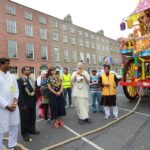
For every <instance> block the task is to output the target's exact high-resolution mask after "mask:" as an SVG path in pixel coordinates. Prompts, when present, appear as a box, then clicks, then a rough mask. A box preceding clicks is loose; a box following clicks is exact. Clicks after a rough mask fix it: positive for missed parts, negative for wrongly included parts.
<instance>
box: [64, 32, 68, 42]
mask: <svg viewBox="0 0 150 150" xmlns="http://www.w3.org/2000/svg"><path fill="white" fill-rule="evenodd" d="M67 39H68V38H67V35H66V34H64V35H63V42H65V43H67V42H68V40H67Z"/></svg>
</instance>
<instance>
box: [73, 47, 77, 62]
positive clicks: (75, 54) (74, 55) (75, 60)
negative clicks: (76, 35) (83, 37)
mask: <svg viewBox="0 0 150 150" xmlns="http://www.w3.org/2000/svg"><path fill="white" fill-rule="evenodd" d="M72 61H73V62H77V52H76V51H75V50H73V51H72Z"/></svg>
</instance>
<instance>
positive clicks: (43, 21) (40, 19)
mask: <svg viewBox="0 0 150 150" xmlns="http://www.w3.org/2000/svg"><path fill="white" fill-rule="evenodd" d="M39 23H41V24H46V19H45V17H44V16H39Z"/></svg>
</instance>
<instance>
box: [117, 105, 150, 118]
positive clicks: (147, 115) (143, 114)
mask: <svg viewBox="0 0 150 150" xmlns="http://www.w3.org/2000/svg"><path fill="white" fill-rule="evenodd" d="M119 109H121V110H124V111H131V110H130V109H124V108H121V107H119ZM135 113H136V114H139V115H142V116H146V117H150V115H149V114H145V113H140V112H137V111H135Z"/></svg>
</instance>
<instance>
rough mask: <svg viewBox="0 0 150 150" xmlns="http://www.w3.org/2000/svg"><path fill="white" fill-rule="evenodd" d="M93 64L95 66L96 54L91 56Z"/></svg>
mask: <svg viewBox="0 0 150 150" xmlns="http://www.w3.org/2000/svg"><path fill="white" fill-rule="evenodd" d="M92 60H93V64H94V65H96V54H92Z"/></svg>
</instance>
